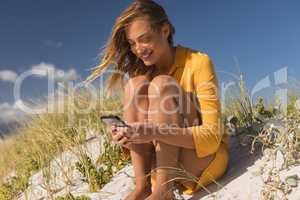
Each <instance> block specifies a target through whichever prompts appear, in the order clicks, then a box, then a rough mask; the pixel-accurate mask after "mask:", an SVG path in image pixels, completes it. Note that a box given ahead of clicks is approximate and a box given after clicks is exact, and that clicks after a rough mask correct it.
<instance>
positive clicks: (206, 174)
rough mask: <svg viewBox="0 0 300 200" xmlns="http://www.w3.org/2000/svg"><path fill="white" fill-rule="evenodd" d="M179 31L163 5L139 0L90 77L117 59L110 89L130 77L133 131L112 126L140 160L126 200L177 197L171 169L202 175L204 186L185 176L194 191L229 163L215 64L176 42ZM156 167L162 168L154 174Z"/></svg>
mask: <svg viewBox="0 0 300 200" xmlns="http://www.w3.org/2000/svg"><path fill="white" fill-rule="evenodd" d="M174 33H175V29H174V27H173V25H172V24H171V22H170V21H169V19H168V17H167V15H166V13H165V11H164V9H163V8H162V7H161V6H160V5H158V4H157V3H155V2H153V1H150V0H144V1H141V0H140V1H134V2H133V3H132V4H131V5H130V6H129V7H128V8H127V9H125V10H124V11H123V13H122V14H121V15H120V16H119V17H118V18H117V20H116V22H115V25H114V27H113V30H112V33H111V37H110V40H109V41H108V43H107V46H106V49H105V51H104V56H103V59H102V61H101V63H100V65H99V66H98V67H96V69H95V70H94V72H93V73H92V74H91V76H90V77H89V78H88V79H87V80H88V81H92V80H94V79H95V78H97V77H98V76H99V75H100V74H101V73H102V71H103V70H104V69H106V68H107V67H108V66H109V65H110V64H112V63H115V71H114V72H113V73H112V74H111V76H110V78H109V79H108V89H109V90H112V88H113V87H114V86H116V83H121V82H122V80H123V77H124V75H125V74H128V75H129V77H130V79H129V81H128V82H127V83H126V85H125V87H124V97H123V108H124V113H123V119H124V120H125V121H126V122H127V123H128V124H129V125H130V126H131V128H120V127H115V126H112V127H110V129H109V130H110V132H111V134H112V138H113V140H114V141H115V142H118V143H119V144H120V145H121V146H122V147H123V148H124V149H127V150H129V151H130V156H131V159H132V164H133V170H134V173H135V183H136V188H135V190H134V191H133V192H132V193H130V194H129V195H128V196H127V197H126V198H125V199H126V200H135V199H136V200H137V199H148V200H149V199H155V200H158V199H172V198H173V197H172V194H173V193H172V191H171V189H172V187H173V186H174V181H171V180H172V179H174V178H176V175H175V174H174V173H170V167H175V168H183V169H184V170H185V171H186V172H188V173H190V174H192V175H193V176H195V177H198V178H199V180H198V181H197V183H195V182H193V181H190V180H184V179H179V183H181V184H182V186H184V192H185V193H187V194H192V193H193V192H194V191H196V190H197V189H199V188H200V187H201V186H204V185H207V184H208V183H210V182H212V181H213V180H215V179H217V178H219V177H220V176H222V175H223V174H224V172H225V170H226V167H227V163H228V150H227V137H226V135H224V134H223V129H222V126H221V125H222V123H221V113H220V111H221V110H220V102H219V99H218V96H217V78H216V75H215V72H214V69H213V64H212V62H211V60H210V59H209V57H208V56H207V55H206V54H204V53H200V52H197V51H194V50H191V49H189V48H185V47H182V46H180V45H178V46H176V47H175V46H173V35H174ZM200 108H201V110H200ZM151 169H156V173H155V176H152V177H151V178H150V177H149V176H148V174H149V173H150V172H151ZM151 187H152V189H151Z"/></svg>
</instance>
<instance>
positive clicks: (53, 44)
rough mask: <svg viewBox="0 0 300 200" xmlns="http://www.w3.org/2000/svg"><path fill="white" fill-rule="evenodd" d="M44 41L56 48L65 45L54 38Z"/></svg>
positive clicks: (45, 43)
mask: <svg viewBox="0 0 300 200" xmlns="http://www.w3.org/2000/svg"><path fill="white" fill-rule="evenodd" d="M43 43H44V45H46V46H48V47H54V48H60V47H62V45H63V43H62V42H59V41H54V40H45V41H43Z"/></svg>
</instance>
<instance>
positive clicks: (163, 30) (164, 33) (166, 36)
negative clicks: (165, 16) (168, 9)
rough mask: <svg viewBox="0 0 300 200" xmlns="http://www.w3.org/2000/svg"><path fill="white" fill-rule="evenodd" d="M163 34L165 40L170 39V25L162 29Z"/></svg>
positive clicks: (165, 24)
mask: <svg viewBox="0 0 300 200" xmlns="http://www.w3.org/2000/svg"><path fill="white" fill-rule="evenodd" d="M161 33H162V36H163V37H164V38H166V39H168V37H169V35H170V26H169V24H168V23H164V24H163V26H162V27H161Z"/></svg>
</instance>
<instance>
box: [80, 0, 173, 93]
mask: <svg viewBox="0 0 300 200" xmlns="http://www.w3.org/2000/svg"><path fill="white" fill-rule="evenodd" d="M140 17H145V19H147V20H148V21H149V23H150V25H151V28H152V29H153V30H160V28H161V27H162V25H164V24H165V23H167V24H168V25H169V27H170V35H169V37H168V42H169V44H171V45H172V44H173V35H174V33H175V29H174V27H173V25H172V24H171V22H170V21H169V19H168V16H167V15H166V12H165V10H164V9H163V8H162V7H161V6H160V5H158V4H157V3H155V2H154V1H152V0H136V1H134V2H133V3H132V4H131V5H129V7H127V8H126V9H125V10H124V11H123V12H122V13H121V15H120V16H119V17H118V18H117V19H116V21H115V24H114V26H113V28H112V32H111V35H110V38H109V39H108V41H107V44H106V46H105V48H104V50H103V52H102V57H101V59H100V64H99V65H98V66H96V67H95V68H94V70H93V72H92V73H91V75H90V76H89V77H88V78H87V79H86V80H85V82H86V83H89V82H92V81H93V80H95V79H96V78H98V77H99V76H100V75H101V74H102V73H103V71H104V70H105V69H106V68H108V67H109V66H110V65H113V70H112V73H111V74H110V75H109V77H108V79H107V83H106V84H107V85H106V89H107V90H108V91H109V92H111V91H112V89H113V88H114V87H115V86H122V85H123V84H121V83H123V81H124V76H125V74H128V75H129V77H134V76H137V75H142V74H148V75H150V76H151V74H152V72H153V70H154V66H145V65H144V63H143V61H142V60H141V59H139V58H138V57H136V56H135V55H134V54H133V53H132V51H131V49H130V45H129V43H128V41H127V39H126V34H125V27H126V26H128V25H129V24H130V23H131V22H132V21H133V20H135V19H136V18H140Z"/></svg>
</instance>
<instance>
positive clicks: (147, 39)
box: [141, 35, 151, 43]
mask: <svg viewBox="0 0 300 200" xmlns="http://www.w3.org/2000/svg"><path fill="white" fill-rule="evenodd" d="M150 41H151V36H150V35H147V36H144V37H143V38H141V42H143V43H148V42H150Z"/></svg>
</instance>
